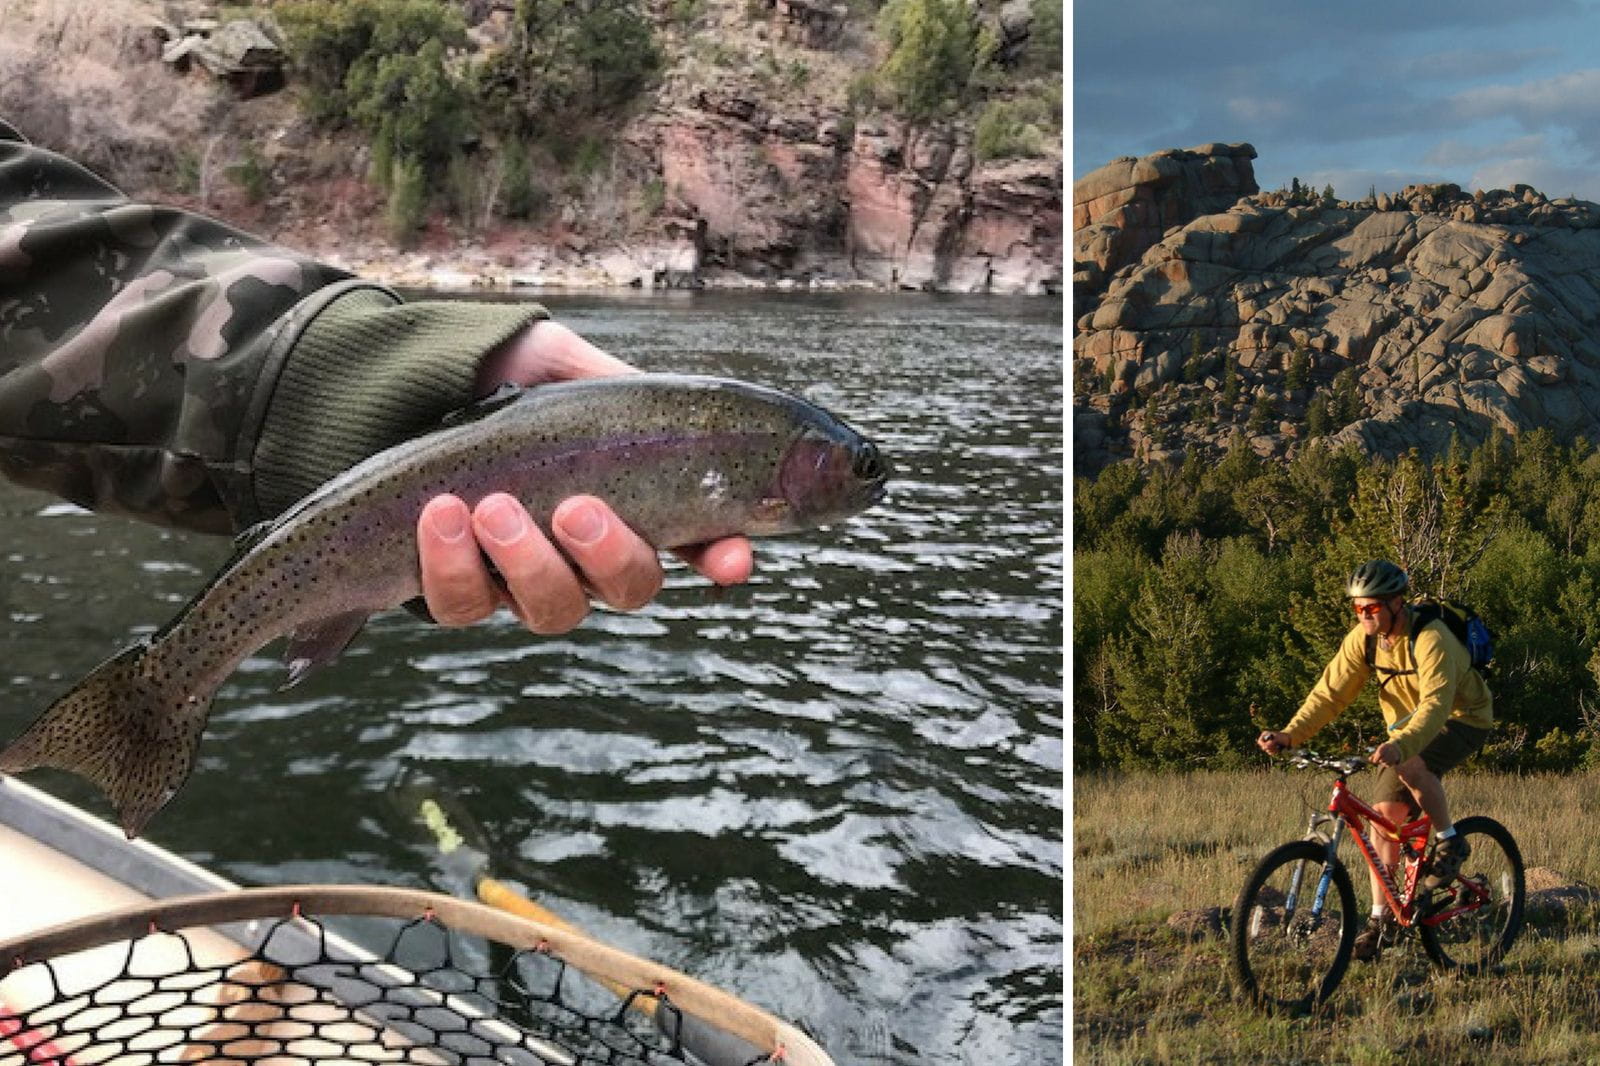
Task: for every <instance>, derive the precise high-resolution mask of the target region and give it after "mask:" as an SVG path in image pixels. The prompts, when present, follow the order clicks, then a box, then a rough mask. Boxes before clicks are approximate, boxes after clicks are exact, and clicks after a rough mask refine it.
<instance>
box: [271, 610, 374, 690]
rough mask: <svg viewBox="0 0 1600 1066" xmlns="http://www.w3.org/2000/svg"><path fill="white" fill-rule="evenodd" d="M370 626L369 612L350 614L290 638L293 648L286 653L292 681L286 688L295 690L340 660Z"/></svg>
mask: <svg viewBox="0 0 1600 1066" xmlns="http://www.w3.org/2000/svg"><path fill="white" fill-rule="evenodd" d="M366 624H367V612H366V611H350V612H347V613H345V614H336V615H333V616H331V617H329V618H322V619H319V620H317V621H315V622H312V623H310V624H309V625H303V626H301V627H300V628H299V629H296V630H295V631H294V632H293V633H291V634H289V646H288V647H287V648H286V649H284V653H283V661H284V662H285V663H287V664H288V666H289V678H288V680H286V681H285V682H284V683H283V687H284V688H293V687H294V686H296V685H298V684H299V683H300V682H302V681H304V680H305V678H306V675H307V674H309V673H311V672H312V671H313V670H315V669H317V668H318V667H320V666H327V665H328V664H329V663H331V662H333V660H335V659H337V658H338V657H339V653H340V652H342V651H344V650H345V648H347V647H349V645H350V642H351V641H352V640H354V639H355V636H356V634H357V633H359V632H361V627H362V626H364V625H366Z"/></svg>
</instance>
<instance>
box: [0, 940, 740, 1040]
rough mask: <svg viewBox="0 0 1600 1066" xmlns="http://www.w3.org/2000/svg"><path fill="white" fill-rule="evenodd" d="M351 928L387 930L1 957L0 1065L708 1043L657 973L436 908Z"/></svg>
mask: <svg viewBox="0 0 1600 1066" xmlns="http://www.w3.org/2000/svg"><path fill="white" fill-rule="evenodd" d="M360 931H361V934H362V935H361V937H360V939H361V942H362V943H364V944H366V945H369V946H370V945H375V944H386V946H385V947H383V948H382V950H374V951H372V952H371V953H368V952H366V951H356V950H352V949H351V947H350V944H349V941H347V940H346V939H345V938H344V937H342V936H340V935H335V934H331V933H330V932H329V930H328V928H327V926H326V925H325V923H324V922H323V921H319V920H317V919H314V918H310V917H305V916H294V917H288V918H283V919H278V920H271V921H263V922H253V923H249V925H248V926H245V925H243V924H241V926H240V927H239V928H237V929H236V928H234V927H227V932H228V936H227V937H224V936H221V935H219V933H218V932H217V931H216V930H210V929H190V930H185V931H183V932H179V933H171V932H163V931H160V930H156V929H152V930H150V932H149V933H148V934H146V935H145V936H142V937H139V938H137V939H135V940H131V941H121V942H119V943H114V944H108V945H105V946H103V947H99V948H95V949H92V950H89V951H81V952H76V953H74V954H70V955H66V956H62V957H57V958H52V959H48V960H45V961H39V962H32V963H28V964H26V965H21V966H18V967H15V968H13V969H12V970H11V972H10V973H7V972H6V970H7V968H8V966H10V965H11V964H10V963H8V962H7V961H6V960H0V975H4V976H3V978H0V1066H41V1064H59V1066H100V1064H113V1063H114V1064H117V1066H124V1064H126V1066H154V1064H156V1063H238V1064H241V1066H245V1064H263V1066H299V1064H307V1063H318V1064H327V1063H344V1062H348V1063H419V1064H429V1066H441V1064H442V1066H458V1064H478V1063H482V1064H490V1063H495V1064H504V1066H539V1064H557V1063H559V1064H577V1063H658V1062H691V1063H699V1062H703V1061H707V1060H704V1059H702V1058H701V1057H700V1056H699V1055H697V1054H695V1053H694V1049H693V1047H692V1042H691V1046H690V1047H688V1048H686V1047H685V1044H684V1041H683V1039H682V1033H683V1028H682V1026H683V1021H684V1015H682V1014H681V1013H680V1012H678V1011H677V1009H676V1008H675V1007H674V1006H673V1005H672V1003H671V1002H670V1000H669V999H668V998H667V997H666V996H664V995H660V994H659V993H658V990H655V989H636V990H626V989H618V988H615V987H607V986H606V985H603V984H600V983H598V982H595V981H593V980H591V979H589V978H588V977H586V976H585V975H584V974H583V973H582V972H581V971H579V970H577V969H575V968H573V967H570V966H568V965H566V964H565V963H563V962H562V961H561V960H559V959H557V958H555V957H553V956H552V955H550V954H548V953H546V952H543V951H539V950H515V951H514V950H513V949H511V948H508V947H505V946H504V945H499V944H495V943H486V942H484V941H482V940H477V939H475V938H468V937H463V936H461V935H460V934H456V933H453V932H452V931H450V930H449V929H447V928H445V927H444V926H442V925H441V924H439V923H438V922H437V921H435V920H433V919H432V917H431V916H430V917H424V918H420V919H417V920H414V921H399V920H389V919H363V920H362V923H361V926H360ZM375 933H376V934H377V935H375ZM235 940H241V941H243V942H244V943H246V944H254V945H255V947H254V948H253V949H248V948H246V947H244V946H242V945H241V944H240V943H236V942H235ZM736 1057H737V1059H738V1061H740V1062H748V1063H757V1062H767V1061H770V1059H769V1058H768V1056H765V1055H762V1054H760V1053H756V1054H755V1055H754V1056H753V1057H746V1056H745V1055H744V1054H743V1053H740V1054H738V1055H737V1056H736ZM731 1061H732V1060H731V1059H726V1060H724V1061H722V1062H712V1064H711V1066H728V1063H731Z"/></svg>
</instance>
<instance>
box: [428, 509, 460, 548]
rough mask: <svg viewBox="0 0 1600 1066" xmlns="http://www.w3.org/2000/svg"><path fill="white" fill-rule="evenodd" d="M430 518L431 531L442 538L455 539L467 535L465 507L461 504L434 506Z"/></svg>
mask: <svg viewBox="0 0 1600 1066" xmlns="http://www.w3.org/2000/svg"><path fill="white" fill-rule="evenodd" d="M430 520H431V522H432V525H433V531H434V532H435V533H436V534H438V535H439V536H440V537H441V538H442V539H444V540H447V541H457V540H460V539H461V538H462V537H464V536H466V535H467V508H466V506H465V505H463V504H459V503H458V504H455V505H453V506H450V507H435V508H434V510H433V514H432V515H431V516H430Z"/></svg>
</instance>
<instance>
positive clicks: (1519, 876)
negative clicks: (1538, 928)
mask: <svg viewBox="0 0 1600 1066" xmlns="http://www.w3.org/2000/svg"><path fill="white" fill-rule="evenodd" d="M1456 832H1457V833H1458V834H1460V835H1461V836H1462V837H1464V838H1466V841H1467V844H1468V846H1469V847H1470V848H1471V849H1472V850H1471V854H1469V855H1468V856H1467V858H1466V861H1465V862H1463V863H1462V864H1461V873H1460V874H1459V875H1457V877H1456V879H1455V880H1454V881H1453V882H1451V883H1450V884H1449V885H1446V886H1445V887H1444V888H1443V889H1440V890H1439V891H1438V892H1436V893H1435V895H1434V899H1433V900H1432V901H1431V905H1430V908H1429V909H1430V910H1431V911H1432V912H1433V913H1435V914H1438V913H1446V914H1448V913H1449V912H1451V911H1456V912H1457V913H1455V914H1454V915H1452V916H1450V917H1447V918H1445V920H1444V921H1442V922H1439V923H1437V924H1430V923H1429V922H1428V920H1427V919H1424V920H1423V921H1422V923H1421V924H1420V925H1419V926H1418V927H1417V932H1418V934H1419V935H1420V936H1421V938H1422V947H1423V949H1424V950H1425V951H1427V953H1428V958H1430V959H1432V960H1433V961H1434V963H1435V964H1437V965H1439V966H1442V967H1445V968H1446V969H1459V970H1461V972H1463V973H1468V974H1476V973H1482V972H1483V971H1485V970H1489V969H1493V968H1494V967H1495V966H1497V965H1499V963H1500V960H1501V959H1503V958H1505V954H1506V952H1507V951H1510V950H1511V945H1512V943H1513V942H1514V941H1515V940H1516V939H1517V934H1518V933H1520V932H1521V931H1522V908H1523V906H1524V905H1525V904H1526V902H1527V895H1528V889H1527V884H1526V882H1525V880H1524V878H1523V870H1522V852H1520V851H1519V850H1517V842H1516V841H1515V840H1514V839H1512V836H1511V833H1510V832H1509V831H1508V830H1507V829H1506V827H1505V826H1503V825H1501V824H1500V823H1499V822H1497V821H1495V820H1494V819H1493V818H1483V817H1478V816H1475V817H1472V818H1463V819H1461V821H1459V822H1457V823H1456Z"/></svg>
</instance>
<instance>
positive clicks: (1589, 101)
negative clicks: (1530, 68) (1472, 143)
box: [1450, 69, 1600, 126]
mask: <svg viewBox="0 0 1600 1066" xmlns="http://www.w3.org/2000/svg"><path fill="white" fill-rule="evenodd" d="M1450 106H1451V109H1452V111H1453V112H1454V113H1455V115H1456V116H1457V117H1459V118H1466V119H1480V120H1481V119H1491V118H1504V117H1507V116H1510V117H1513V118H1516V119H1518V120H1519V121H1521V122H1524V123H1526V124H1528V125H1532V126H1539V125H1543V124H1544V123H1547V122H1561V121H1564V120H1573V119H1576V120H1579V121H1584V122H1593V121H1595V120H1596V119H1600V70H1596V69H1590V70H1575V71H1572V72H1571V73H1569V74H1558V75H1556V76H1555V77H1553V78H1543V79H1540V80H1539V81H1530V82H1525V83H1523V84H1521V85H1488V86H1484V87H1482V88H1478V89H1467V90H1464V91H1462V92H1459V93H1456V94H1455V95H1454V96H1452V97H1451V98H1450Z"/></svg>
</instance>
